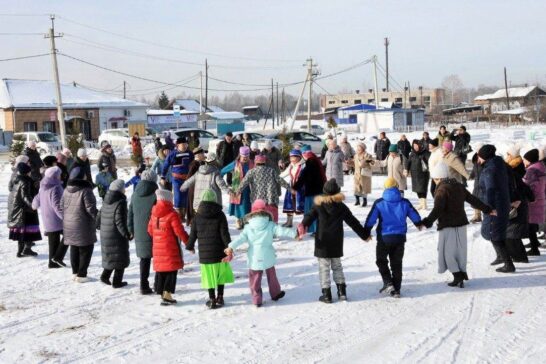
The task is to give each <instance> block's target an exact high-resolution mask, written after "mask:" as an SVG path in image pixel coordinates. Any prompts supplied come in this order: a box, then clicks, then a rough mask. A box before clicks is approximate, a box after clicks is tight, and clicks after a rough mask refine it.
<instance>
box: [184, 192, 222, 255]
mask: <svg viewBox="0 0 546 364" xmlns="http://www.w3.org/2000/svg"><path fill="white" fill-rule="evenodd" d="M196 241H199V263H201V264H211V263H220V262H221V261H222V259H223V258H225V257H226V255H225V254H224V249H226V248H227V247H228V245H229V243H230V242H231V236H230V235H229V228H228V223H227V219H226V215H225V214H224V213H223V212H222V205H218V204H217V203H215V202H208V201H203V202H201V204H200V205H199V208H198V209H197V213H196V214H195V216H194V218H193V220H192V222H191V230H190V238H189V241H188V244H187V246H186V249H187V250H194V249H195V242H196Z"/></svg>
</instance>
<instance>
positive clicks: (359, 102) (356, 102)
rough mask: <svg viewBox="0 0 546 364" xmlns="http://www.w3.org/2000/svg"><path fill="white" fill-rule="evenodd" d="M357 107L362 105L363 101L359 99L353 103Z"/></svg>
mask: <svg viewBox="0 0 546 364" xmlns="http://www.w3.org/2000/svg"><path fill="white" fill-rule="evenodd" d="M353 102H354V104H355V105H358V104H361V103H362V100H360V99H358V100H355V101H353Z"/></svg>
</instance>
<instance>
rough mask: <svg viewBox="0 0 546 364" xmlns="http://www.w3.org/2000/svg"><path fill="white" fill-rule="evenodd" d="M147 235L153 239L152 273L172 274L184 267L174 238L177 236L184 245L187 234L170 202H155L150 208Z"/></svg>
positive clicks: (186, 240)
mask: <svg viewBox="0 0 546 364" xmlns="http://www.w3.org/2000/svg"><path fill="white" fill-rule="evenodd" d="M148 234H150V236H151V237H152V239H153V243H152V254H153V258H154V271H156V272H172V271H175V270H179V269H182V268H183V267H184V261H183V260H182V252H181V250H180V246H179V245H178V242H177V240H176V237H177V236H178V238H180V240H182V241H183V242H184V244H187V243H188V234H187V233H186V232H185V231H184V228H183V227H182V224H181V223H180V217H179V216H178V214H177V213H176V211H174V208H173V204H172V202H169V201H157V203H156V205H155V206H154V207H153V208H152V215H151V216H150V222H149V223H148Z"/></svg>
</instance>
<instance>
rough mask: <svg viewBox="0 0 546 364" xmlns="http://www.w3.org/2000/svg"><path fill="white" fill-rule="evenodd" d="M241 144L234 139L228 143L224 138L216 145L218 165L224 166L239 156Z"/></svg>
mask: <svg viewBox="0 0 546 364" xmlns="http://www.w3.org/2000/svg"><path fill="white" fill-rule="evenodd" d="M240 146H241V144H240V143H239V142H237V141H236V140H235V139H233V140H232V141H231V143H228V142H227V141H226V140H225V139H224V140H222V141H221V142H220V143H218V145H217V146H216V161H217V162H218V164H219V165H220V167H225V166H227V165H228V164H230V163H231V162H233V161H234V160H235V159H237V157H238V156H239V147H240Z"/></svg>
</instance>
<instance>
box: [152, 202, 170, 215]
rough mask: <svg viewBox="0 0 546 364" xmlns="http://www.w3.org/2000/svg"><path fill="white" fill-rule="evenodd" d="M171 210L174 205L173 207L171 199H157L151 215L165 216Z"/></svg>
mask: <svg viewBox="0 0 546 364" xmlns="http://www.w3.org/2000/svg"><path fill="white" fill-rule="evenodd" d="M172 212H175V211H174V207H173V203H172V202H171V201H164V200H161V201H157V203H156V204H155V206H154V207H153V209H152V216H154V217H156V218H157V217H159V218H162V217H165V216H167V215H168V214H170V213H172Z"/></svg>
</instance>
